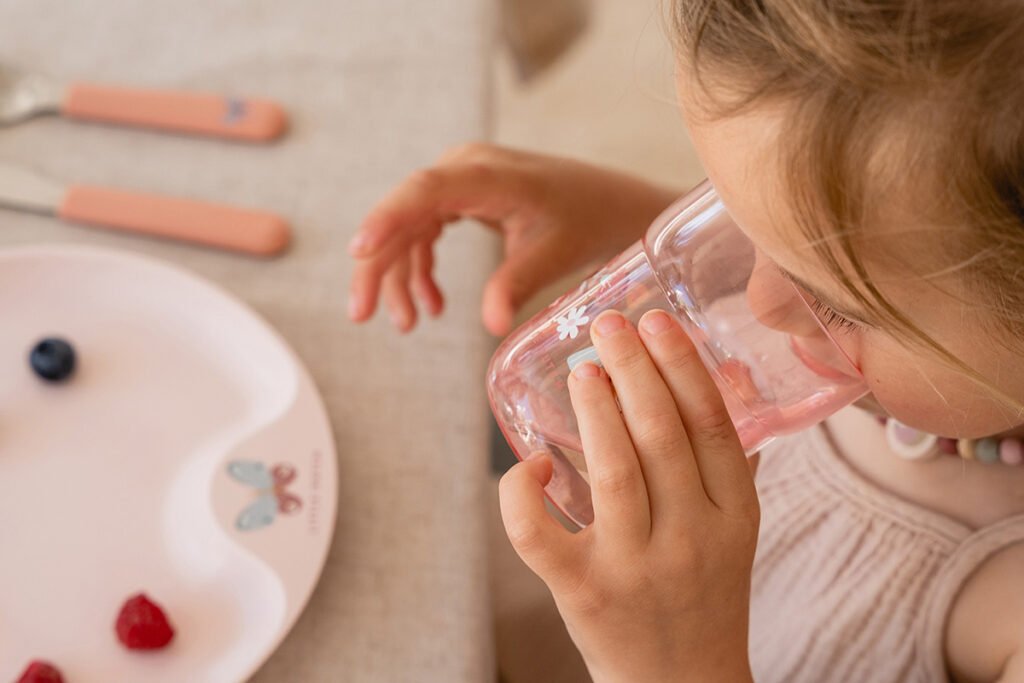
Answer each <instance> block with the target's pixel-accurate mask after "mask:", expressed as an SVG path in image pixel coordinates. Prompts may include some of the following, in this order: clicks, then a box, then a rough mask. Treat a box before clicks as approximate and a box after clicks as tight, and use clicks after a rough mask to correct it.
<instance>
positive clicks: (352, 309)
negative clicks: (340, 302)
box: [348, 294, 361, 318]
mask: <svg viewBox="0 0 1024 683" xmlns="http://www.w3.org/2000/svg"><path fill="white" fill-rule="evenodd" d="M360 308H361V306H360V305H359V297H358V296H357V295H356V294H350V295H349V297H348V317H350V318H358V317H359V312H360Z"/></svg>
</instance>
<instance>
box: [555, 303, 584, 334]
mask: <svg viewBox="0 0 1024 683" xmlns="http://www.w3.org/2000/svg"><path fill="white" fill-rule="evenodd" d="M586 312H587V307H586V306H577V307H576V308H570V309H569V312H568V313H567V314H565V315H563V316H562V317H561V318H558V319H557V320H555V322H557V323H558V341H563V340H565V338H566V337H568V338H569V339H575V338H576V337H577V336H579V333H580V328H581V327H583V326H584V325H586V324H587V323H589V322H590V316H586V315H583V314H584V313H586Z"/></svg>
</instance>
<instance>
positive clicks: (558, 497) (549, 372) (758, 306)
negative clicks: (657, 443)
mask: <svg viewBox="0 0 1024 683" xmlns="http://www.w3.org/2000/svg"><path fill="white" fill-rule="evenodd" d="M656 308H660V309H662V310H665V311H668V312H670V313H672V314H674V315H675V317H676V318H677V319H678V320H680V321H681V323H682V325H683V327H684V329H685V330H686V332H687V334H689V336H690V338H691V339H692V340H693V341H694V343H695V345H696V347H697V350H698V352H699V353H700V357H701V360H702V361H703V363H704V365H705V366H706V367H707V369H708V370H709V371H710V373H711V376H712V377H713V378H714V380H715V383H716V384H717V385H718V388H719V391H721V392H722V396H723V398H724V399H725V404H726V407H727V408H728V411H729V415H730V417H731V418H732V421H733V424H734V425H735V427H736V431H737V433H738V434H739V436H740V440H741V442H742V443H743V447H744V449H745V450H746V452H747V453H748V454H753V453H755V452H756V451H758V450H759V449H761V448H762V447H764V446H765V444H767V443H768V442H770V441H771V440H772V439H774V438H775V437H777V436H781V435H784V434H791V433H794V432H797V431H800V430H803V429H806V428H808V427H810V426H812V425H815V424H817V423H818V422H820V421H822V420H824V419H825V418H826V417H828V416H829V415H831V414H833V413H834V412H836V411H837V410H839V409H840V408H843V407H845V406H847V405H849V404H850V403H852V402H854V401H856V400H857V399H858V398H860V397H862V396H863V395H864V394H866V393H867V388H866V386H865V384H864V381H863V378H862V377H861V375H860V372H859V371H858V369H857V368H856V366H855V365H854V363H853V362H852V361H851V360H850V359H849V358H848V357H847V356H846V355H845V354H844V353H843V351H842V349H841V348H840V347H839V346H838V345H837V344H836V343H835V340H834V339H833V338H832V336H831V335H830V334H829V332H828V330H827V328H826V327H825V326H824V325H823V324H822V322H821V321H820V320H819V319H818V317H817V316H816V315H815V314H814V312H813V311H812V310H811V308H810V307H809V306H808V305H807V301H806V300H805V298H804V296H803V294H801V293H800V292H799V291H798V290H797V288H796V287H795V286H794V285H792V284H791V283H790V282H789V281H788V280H786V279H784V278H782V277H781V276H779V271H778V270H777V269H776V268H775V266H774V265H772V264H771V263H770V262H767V261H765V260H764V259H762V258H761V257H760V256H759V254H758V251H757V249H756V248H755V247H754V244H753V243H752V242H751V241H750V240H749V239H748V238H747V237H746V235H744V233H743V232H742V231H741V230H740V229H739V228H738V227H737V226H736V224H735V223H734V222H733V220H732V219H731V218H730V217H729V214H728V213H727V211H726V209H725V207H724V206H723V205H722V202H721V200H720V199H719V197H718V195H717V194H716V193H715V190H714V188H713V187H712V186H711V184H710V183H709V182H707V181H705V182H704V183H702V184H701V185H699V186H698V187H697V188H695V189H694V190H693V191H692V192H690V193H689V194H688V195H686V196H685V197H683V198H682V199H680V200H679V201H678V202H676V203H675V204H674V205H673V206H672V207H670V208H669V209H668V210H667V211H666V212H665V213H663V214H662V215H661V216H660V217H659V218H658V219H657V220H656V221H655V222H654V224H653V225H652V226H651V227H650V229H649V230H648V231H647V234H646V236H645V238H644V239H643V240H641V241H640V242H637V243H636V244H634V245H633V246H632V247H630V248H629V249H627V250H626V251H624V252H623V253H622V254H620V255H619V256H618V257H616V258H615V259H613V260H612V261H611V262H610V263H609V264H608V265H606V266H605V267H604V268H602V269H601V270H599V271H598V272H597V273H595V274H594V275H592V276H591V277H589V278H588V279H587V280H586V281H585V282H583V284H581V285H580V286H579V287H578V288H576V289H575V290H573V291H572V292H569V293H568V294H566V295H565V296H563V297H561V298H560V299H558V301H556V302H554V303H553V304H551V305H550V306H549V307H548V308H546V309H545V310H544V311H542V312H541V313H539V314H538V315H536V316H534V317H533V318H532V319H530V320H529V321H528V322H527V323H526V324H524V325H523V326H522V327H520V328H519V329H517V330H516V331H515V332H513V333H512V334H511V335H510V336H509V337H508V339H506V340H505V342H504V343H503V344H502V345H501V347H500V348H499V349H498V351H497V353H496V354H495V355H494V358H493V360H492V361H491V365H490V369H489V371H488V394H489V397H490V401H491V408H492V410H493V411H494V415H495V417H496V418H497V421H498V425H499V427H500V428H501V430H502V433H503V434H504V435H505V438H506V439H507V440H508V442H509V444H510V445H511V447H512V450H513V451H514V452H515V454H516V456H517V457H519V458H520V459H522V458H525V457H526V456H527V455H529V454H530V453H533V452H536V451H543V452H545V453H547V454H548V455H549V456H550V457H551V460H552V462H553V463H554V474H553V476H552V478H551V481H550V483H549V484H548V486H547V487H546V493H547V495H548V497H549V498H550V499H551V501H552V502H553V503H554V504H555V505H556V506H558V508H559V509H560V510H561V511H562V512H563V513H564V514H565V515H566V517H568V518H569V519H570V520H572V521H573V522H574V523H576V524H577V525H579V526H581V527H583V526H587V525H588V524H590V523H591V522H592V521H593V519H594V511H593V507H592V505H591V499H590V485H589V483H588V479H587V464H586V459H585V458H584V455H583V452H582V447H581V445H580V437H579V430H578V428H577V425H576V416H575V414H574V413H573V410H572V405H571V403H570V401H569V392H568V389H567V386H566V379H567V378H568V376H569V373H570V372H571V371H572V368H573V367H575V366H576V364H578V363H580V362H582V361H584V360H590V361H594V362H597V360H598V359H597V355H596V353H595V352H594V349H593V347H592V346H591V344H590V333H589V324H590V322H591V321H593V320H594V318H595V317H596V316H597V315H598V314H599V313H601V312H602V311H604V310H607V309H615V310H618V311H619V312H620V313H622V314H623V315H625V316H626V317H627V318H628V319H629V320H631V321H632V322H633V323H634V324H636V323H637V322H638V321H639V319H640V317H641V316H642V315H643V314H644V313H646V312H647V311H649V310H652V309H656Z"/></svg>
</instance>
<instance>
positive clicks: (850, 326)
mask: <svg viewBox="0 0 1024 683" xmlns="http://www.w3.org/2000/svg"><path fill="white" fill-rule="evenodd" d="M807 303H808V304H809V305H810V307H811V310H813V311H814V313H815V314H816V315H817V316H818V318H820V319H821V321H822V322H823V323H825V325H826V326H827V327H832V328H835V329H837V330H841V331H847V332H848V331H851V330H854V329H857V328H858V327H860V326H859V325H858V324H857V323H855V322H854V321H852V320H850V319H849V318H847V317H846V316H844V315H843V314H842V313H839V312H838V311H835V310H833V309H832V308H831V307H829V306H828V305H827V304H824V303H822V302H821V301H818V300H817V299H815V298H814V297H810V298H809V301H808V302H807Z"/></svg>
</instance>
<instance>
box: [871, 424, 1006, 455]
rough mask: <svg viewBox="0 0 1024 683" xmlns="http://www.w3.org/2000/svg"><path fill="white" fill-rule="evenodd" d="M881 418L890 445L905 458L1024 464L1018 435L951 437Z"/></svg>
mask: <svg viewBox="0 0 1024 683" xmlns="http://www.w3.org/2000/svg"><path fill="white" fill-rule="evenodd" d="M878 421H879V422H880V423H881V424H882V425H884V426H885V437H886V439H887V440H888V442H889V447H890V448H891V449H892V450H893V452H894V453H895V454H896V455H898V456H900V457H901V458H904V459H906V460H931V459H932V458H937V457H939V456H941V455H951V456H958V457H961V458H963V459H964V460H976V461H978V462H982V463H985V464H990V465H994V464H996V463H1002V464H1004V465H1021V464H1024V441H1022V440H1021V439H1019V438H1017V437H1015V436H1007V437H1002V438H995V437H985V438H984V439H951V438H949V437H945V436H935V435H934V434H929V433H928V432H922V431H920V430H918V429H914V428H913V427H908V426H906V425H905V424H903V423H901V422H898V421H897V420H894V419H892V418H891V417H879V418H878Z"/></svg>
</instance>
